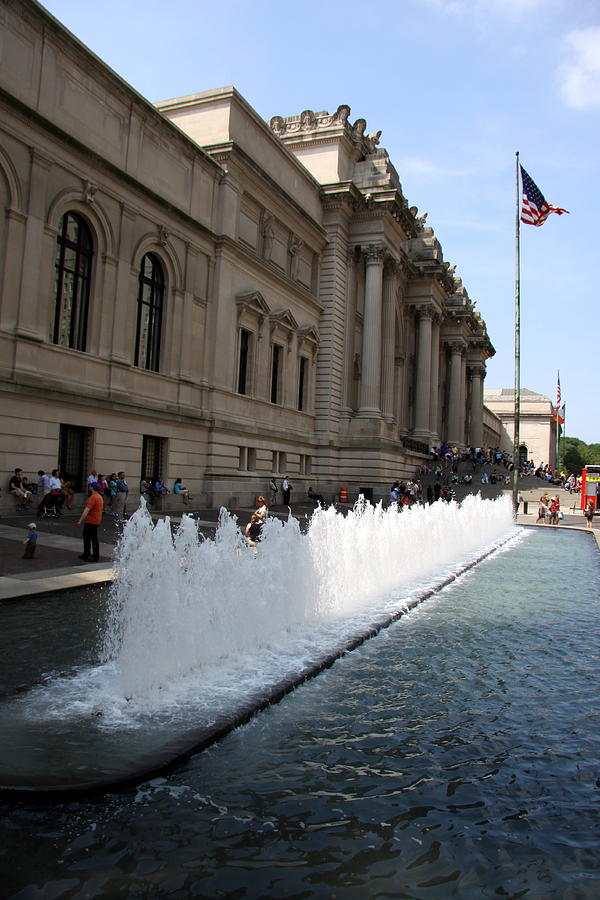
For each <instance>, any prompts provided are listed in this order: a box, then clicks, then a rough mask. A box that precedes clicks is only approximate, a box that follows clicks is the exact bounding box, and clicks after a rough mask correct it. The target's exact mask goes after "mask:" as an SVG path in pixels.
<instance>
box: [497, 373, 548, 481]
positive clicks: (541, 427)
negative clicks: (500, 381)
mask: <svg viewBox="0 0 600 900" xmlns="http://www.w3.org/2000/svg"><path fill="white" fill-rule="evenodd" d="M484 401H485V406H486V410H487V411H489V412H490V413H493V414H495V416H496V417H497V419H498V420H499V422H500V433H499V436H498V441H497V442H496V444H497V446H499V447H501V449H502V450H506V451H507V452H508V453H512V452H513V448H514V433H515V391H514V388H491V389H487V390H486V391H485V394H484ZM554 413H555V407H554V406H553V404H552V400H550V398H549V397H545V396H544V395H543V394H537V393H536V392H535V391H530V390H529V389H528V388H521V403H520V417H519V438H520V442H519V448H520V449H519V457H520V458H521V459H523V458H524V459H532V460H533V461H534V462H535V463H536V465H543V464H544V463H546V464H547V465H550V466H551V467H552V468H554V466H555V465H556V428H557V423H556V419H555V418H554ZM496 444H495V445H494V446H496Z"/></svg>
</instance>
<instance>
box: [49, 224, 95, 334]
mask: <svg viewBox="0 0 600 900" xmlns="http://www.w3.org/2000/svg"><path fill="white" fill-rule="evenodd" d="M93 255H94V249H93V243H92V234H91V232H90V229H89V228H88V226H87V224H86V222H85V221H84V219H83V218H82V217H81V216H80V215H79V214H78V213H76V212H68V213H65V214H64V216H63V217H62V219H61V220H60V228H59V232H58V237H57V239H56V293H55V306H54V325H53V330H52V335H51V338H50V339H51V340H52V341H53V343H55V344H60V345H61V346H62V347H72V348H73V349H74V350H85V343H86V331H87V317H88V303H89V297H90V278H91V272H92V257H93Z"/></svg>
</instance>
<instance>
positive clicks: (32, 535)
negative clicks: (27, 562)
mask: <svg viewBox="0 0 600 900" xmlns="http://www.w3.org/2000/svg"><path fill="white" fill-rule="evenodd" d="M37 539H38V535H37V525H36V524H35V522H30V523H29V525H28V526H27V537H26V538H25V540H24V541H23V543H24V544H25V552H24V553H23V559H33V557H34V554H35V548H36V546H37Z"/></svg>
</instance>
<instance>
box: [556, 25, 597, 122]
mask: <svg viewBox="0 0 600 900" xmlns="http://www.w3.org/2000/svg"><path fill="white" fill-rule="evenodd" d="M565 45H566V47H565V49H566V55H567V60H566V62H565V63H563V65H561V66H559V68H558V71H557V77H558V80H559V89H560V94H561V96H562V98H563V100H564V102H565V104H566V105H567V106H570V107H571V108H573V109H588V108H589V107H593V106H600V27H599V26H594V27H590V28H576V29H574V30H573V31H569V32H568V34H567V35H566V38H565Z"/></svg>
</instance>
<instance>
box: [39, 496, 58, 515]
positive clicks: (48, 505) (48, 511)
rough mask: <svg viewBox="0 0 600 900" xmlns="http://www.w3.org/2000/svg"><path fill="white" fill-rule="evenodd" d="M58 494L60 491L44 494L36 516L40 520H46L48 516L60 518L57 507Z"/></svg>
mask: <svg viewBox="0 0 600 900" xmlns="http://www.w3.org/2000/svg"><path fill="white" fill-rule="evenodd" d="M60 493H61V492H60V491H58V490H56V491H50V493H49V494H46V496H45V497H44V499H43V500H42V502H41V503H40V505H39V506H38V516H39V517H40V519H48V518H50V516H56V518H58V516H60V512H59V510H58V506H57V504H58V499H59V497H60Z"/></svg>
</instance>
